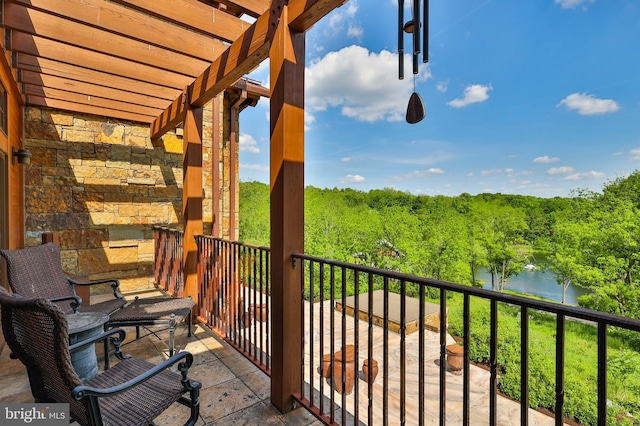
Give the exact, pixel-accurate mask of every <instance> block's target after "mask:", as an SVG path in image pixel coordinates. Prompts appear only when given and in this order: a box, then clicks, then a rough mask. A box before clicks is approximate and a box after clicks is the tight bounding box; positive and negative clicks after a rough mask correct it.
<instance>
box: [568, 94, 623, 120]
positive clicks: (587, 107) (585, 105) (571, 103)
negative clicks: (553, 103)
mask: <svg viewBox="0 0 640 426" xmlns="http://www.w3.org/2000/svg"><path fill="white" fill-rule="evenodd" d="M560 105H564V106H565V107H567V109H568V110H577V111H578V114H580V115H596V114H608V113H612V112H616V111H618V110H619V109H620V105H618V103H617V102H616V101H614V100H613V99H598V98H596V97H595V96H593V95H587V94H586V93H578V92H576V93H572V94H570V95H569V96H567V97H566V98H564V99H563V100H561V101H560V103H559V104H558V105H557V106H560Z"/></svg>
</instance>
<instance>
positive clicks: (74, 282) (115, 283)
mask: <svg viewBox="0 0 640 426" xmlns="http://www.w3.org/2000/svg"><path fill="white" fill-rule="evenodd" d="M67 281H69V284H71V285H73V286H76V285H96V284H107V283H111V288H112V289H113V295H114V296H115V298H116V299H124V297H122V295H121V294H120V292H119V291H118V287H120V280H118V279H117V278H107V279H103V280H93V281H77V280H74V279H73V278H71V277H67Z"/></svg>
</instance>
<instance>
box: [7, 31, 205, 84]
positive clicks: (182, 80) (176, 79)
mask: <svg viewBox="0 0 640 426" xmlns="http://www.w3.org/2000/svg"><path fill="white" fill-rule="evenodd" d="M11 47H12V48H13V50H15V51H17V52H20V53H26V54H29V55H32V56H41V57H43V58H48V59H52V60H55V61H59V62H66V63H69V64H76V65H78V66H81V67H84V68H89V69H93V70H98V71H101V70H108V71H109V73H111V74H114V75H119V76H123V77H130V78H134V79H136V80H141V81H148V82H152V83H154V84H159V85H162V86H167V87H173V88H180V89H182V88H184V87H185V86H186V85H187V84H189V83H190V82H191V81H193V79H192V78H189V77H188V76H185V75H182V74H177V73H175V72H171V71H166V70H162V69H157V68H154V67H151V66H149V65H143V64H138V63H131V62H129V61H127V60H125V59H120V58H113V57H111V56H108V55H104V54H102V53H97V52H92V51H88V50H84V49H81V48H79V47H76V46H71V45H68V44H64V43H59V42H56V41H53V40H48V39H45V38H42V37H38V36H30V35H28V34H24V33H20V32H13V35H12V44H11Z"/></svg>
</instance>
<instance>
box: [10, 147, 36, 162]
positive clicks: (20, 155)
mask: <svg viewBox="0 0 640 426" xmlns="http://www.w3.org/2000/svg"><path fill="white" fill-rule="evenodd" d="M11 154H12V160H13V161H12V162H13V164H15V163H16V161H17V163H18V164H30V163H31V153H30V152H29V151H27V150H26V149H15V148H13V147H11Z"/></svg>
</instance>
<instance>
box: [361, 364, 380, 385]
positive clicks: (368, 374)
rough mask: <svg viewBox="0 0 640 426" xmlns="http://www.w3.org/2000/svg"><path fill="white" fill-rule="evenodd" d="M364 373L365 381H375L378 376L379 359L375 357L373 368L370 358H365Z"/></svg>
mask: <svg viewBox="0 0 640 426" xmlns="http://www.w3.org/2000/svg"><path fill="white" fill-rule="evenodd" d="M362 373H363V375H364V381H365V382H367V383H369V382H371V383H373V382H375V380H376V376H377V375H378V361H376V360H375V359H372V360H371V368H369V360H368V359H365V360H364V362H363V363H362Z"/></svg>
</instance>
